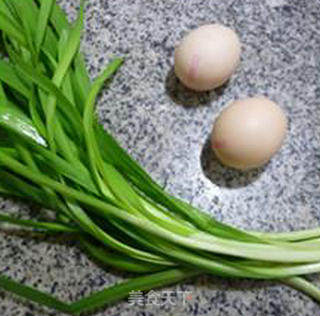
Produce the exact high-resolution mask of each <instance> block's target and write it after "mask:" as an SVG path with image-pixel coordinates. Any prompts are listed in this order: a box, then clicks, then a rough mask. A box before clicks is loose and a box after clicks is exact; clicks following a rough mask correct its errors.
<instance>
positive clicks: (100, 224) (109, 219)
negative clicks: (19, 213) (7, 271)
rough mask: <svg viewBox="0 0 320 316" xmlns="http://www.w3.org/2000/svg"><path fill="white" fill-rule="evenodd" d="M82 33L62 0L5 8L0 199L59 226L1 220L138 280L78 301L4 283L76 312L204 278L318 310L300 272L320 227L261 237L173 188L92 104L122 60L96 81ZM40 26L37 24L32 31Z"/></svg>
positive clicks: (312, 262) (311, 258) (0, 279)
mask: <svg viewBox="0 0 320 316" xmlns="http://www.w3.org/2000/svg"><path fill="white" fill-rule="evenodd" d="M83 12H84V4H83V2H81V5H80V13H79V16H78V18H77V20H76V21H75V23H74V24H73V25H70V24H69V23H68V21H67V19H66V16H65V14H64V13H63V11H62V10H61V9H60V8H59V6H58V5H57V4H56V3H55V1H53V0H41V1H40V0H24V1H20V0H3V1H1V2H0V35H1V37H2V43H3V44H4V45H3V46H4V51H3V52H1V55H0V56H2V57H1V59H0V194H2V195H3V196H13V197H17V198H19V199H21V198H22V199H25V200H28V201H32V202H35V203H37V204H39V205H40V206H43V207H45V208H48V209H51V210H52V211H54V212H55V219H54V220H53V221H50V222H49V221H42V222H40V221H35V220H32V219H30V220H22V219H19V218H15V217H12V216H9V215H7V214H3V213H2V214H0V222H3V223H7V224H9V225H15V226H20V227H24V228H28V229H34V230H36V231H37V232H38V233H51V234H60V233H64V234H71V235H72V236H75V237H76V240H77V241H78V242H79V244H80V246H81V249H83V250H84V251H85V252H86V253H87V254H88V255H89V256H90V257H92V258H94V259H95V260H98V261H100V262H101V263H102V264H103V266H105V267H106V268H108V267H110V266H111V267H113V268H117V269H120V270H123V271H128V272H131V273H136V274H137V275H136V276H135V277H133V278H132V279H129V280H127V281H125V282H123V283H120V284H115V285H113V286H111V287H109V288H107V289H105V290H103V291H101V292H98V293H93V294H92V295H91V296H89V297H87V298H83V299H81V300H80V301H77V302H61V301H59V300H57V299H55V298H54V297H52V296H51V295H49V294H46V293H42V292H39V291H38V290H36V289H33V288H31V287H28V286H25V285H22V284H19V283H18V282H16V281H14V280H11V279H9V278H7V277H6V276H0V287H1V288H3V289H4V290H6V291H8V292H11V293H13V294H15V295H18V296H20V297H22V298H24V299H27V300H29V301H32V302H35V303H38V304H41V305H44V306H47V307H50V308H53V309H56V310H58V311H61V312H65V313H69V314H80V313H82V312H85V311H87V312H88V311H89V312H90V311H93V310H95V309H97V308H101V307H103V306H105V305H109V304H111V303H114V302H116V301H117V300H120V299H123V298H125V297H127V296H128V295H129V293H130V291H133V290H142V291H143V290H149V289H152V288H157V287H161V286H165V285H169V284H174V283H176V282H180V281H182V280H184V279H186V278H190V277H193V276H196V275H199V274H202V273H209V274H213V275H218V276H222V277H239V278H252V279H271V280H272V279H273V280H278V281H280V282H282V283H284V284H287V285H290V286H292V287H295V288H297V289H299V290H301V291H303V292H304V293H306V294H307V295H309V296H310V297H312V298H314V299H315V300H317V301H319V302H320V290H319V289H318V288H316V287H315V286H314V285H312V284H311V283H310V282H308V281H306V280H305V279H303V278H302V276H304V275H307V274H311V273H317V272H320V249H319V246H318V245H319V239H320V230H319V229H312V230H307V231H299V232H292V233H279V234H276V233H260V232H250V231H244V230H240V229H237V228H235V227H232V226H229V225H226V224H223V223H220V222H218V221H216V220H215V219H214V218H211V217H210V216H209V215H208V214H206V213H204V212H202V211H200V210H198V209H196V208H194V207H193V206H191V205H189V204H188V203H186V202H184V201H182V200H179V199H177V198H175V197H173V196H171V195H169V194H168V193H167V192H165V191H164V190H163V189H162V188H161V187H160V186H159V185H158V184H157V183H156V182H154V181H153V180H152V178H151V177H150V176H149V175H148V174H147V173H146V172H145V171H144V170H143V168H142V167H141V166H139V165H138V164H137V163H136V162H135V161H134V160H133V159H132V158H131V157H130V156H129V155H128V154H127V153H126V151H125V150H124V149H122V148H121V147H120V146H119V145H118V143H117V142H116V140H115V139H114V138H113V137H112V136H111V135H110V134H109V133H107V132H106V131H104V130H103V128H102V127H101V126H100V125H99V123H98V119H97V117H96V115H95V108H94V107H95V102H96V98H97V96H98V95H99V92H100V90H101V89H102V88H103V86H104V84H105V82H109V81H110V80H111V78H112V76H114V75H115V73H116V72H117V70H118V69H119V67H120V66H121V65H122V63H123V59H122V58H115V59H114V60H113V61H111V62H110V64H109V65H108V66H107V67H106V68H105V70H103V71H102V72H101V75H100V76H98V77H97V78H96V79H95V80H94V81H93V82H91V81H90V79H89V76H88V72H87V70H86V67H85V63H84V58H83V55H82V53H81V52H80V51H79V46H80V40H81V33H82V27H83ZM35 21H37V22H36V23H35Z"/></svg>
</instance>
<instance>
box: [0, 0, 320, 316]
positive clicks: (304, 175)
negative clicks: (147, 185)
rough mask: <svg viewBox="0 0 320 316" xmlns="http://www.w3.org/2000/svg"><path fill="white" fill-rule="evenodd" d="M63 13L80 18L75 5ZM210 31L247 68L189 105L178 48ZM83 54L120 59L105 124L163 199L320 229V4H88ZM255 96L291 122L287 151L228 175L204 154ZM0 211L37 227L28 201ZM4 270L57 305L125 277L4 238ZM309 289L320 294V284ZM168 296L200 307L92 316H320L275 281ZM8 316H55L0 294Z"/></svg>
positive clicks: (60, 245)
mask: <svg viewBox="0 0 320 316" xmlns="http://www.w3.org/2000/svg"><path fill="white" fill-rule="evenodd" d="M60 3H61V5H62V6H63V8H64V9H65V10H66V11H67V12H68V14H69V16H70V18H71V19H72V18H74V16H75V13H76V9H77V5H78V1H70V0H61V1H60ZM213 22H219V23H223V24H225V25H228V26H230V27H232V28H233V29H235V30H236V31H237V33H238V34H239V36H240V38H241V42H242V45H243V46H242V56H241V64H240V67H239V68H238V70H237V72H236V74H235V75H234V76H233V77H232V79H231V80H230V82H229V83H228V84H227V85H225V86H224V87H223V88H221V89H219V90H217V91H214V92H210V93H202V94H195V93H193V92H191V91H188V90H186V89H185V88H183V87H182V86H181V85H180V84H179V82H178V81H177V79H176V78H175V77H174V75H173V71H172V64H173V50H174V46H175V44H176V43H177V42H178V41H179V40H180V39H181V37H182V36H183V35H184V34H185V33H186V32H188V31H189V30H190V29H192V28H195V27H196V26H198V25H201V24H206V23H213ZM82 48H83V51H84V52H85V55H86V59H87V64H88V68H89V69H90V74H91V75H92V76H93V77H94V76H95V75H96V74H97V73H98V72H99V70H101V68H102V67H103V66H104V65H105V64H106V63H107V61H108V60H110V58H112V56H113V55H124V56H126V62H125V64H124V66H123V67H122V69H121V70H120V72H119V73H118V74H117V76H116V78H115V80H114V81H113V82H112V84H111V85H110V87H109V89H108V90H107V89H106V90H105V92H104V93H103V95H102V96H101V98H100V100H99V114H100V118H101V120H102V122H103V124H104V126H105V128H107V129H108V130H110V131H111V132H112V133H113V135H115V136H116V138H117V139H118V140H119V141H120V143H121V144H122V145H123V147H125V148H126V149H128V151H129V152H130V153H131V154H132V156H133V157H135V158H136V159H137V160H138V161H139V162H140V163H141V164H142V165H143V166H144V167H145V168H146V169H147V171H148V172H150V174H151V175H152V176H153V178H155V179H156V180H158V181H159V183H161V184H162V185H163V186H164V187H165V188H166V189H167V190H168V191H170V192H172V193H174V194H176V195H178V196H180V197H182V198H184V199H186V200H187V201H190V202H192V203H193V204H194V205H196V206H198V207H200V208H203V209H204V210H206V211H208V212H210V213H212V214H213V215H214V216H215V217H216V218H217V219H218V220H221V221H224V222H227V223H230V224H234V225H237V226H238V227H243V228H250V229H254V230H264V231H284V230H293V229H302V228H311V227H316V226H318V225H319V221H320V172H319V159H320V154H319V144H320V119H319V118H320V105H319V101H320V94H319V92H320V90H319V89H320V77H319V74H320V67H319V65H320V63H319V56H320V53H319V52H320V2H319V1H318V0H312V1H310V0H292V1H289V0H265V1H252V0H243V1H236V0H225V1H220V0H210V1H205V0H190V1H178V0H158V1H155V0H130V1H124V0H121V1H120V0H100V1H99V0H90V1H88V5H87V13H86V32H85V35H84V39H83V45H82ZM257 94H258V95H261V94H263V95H266V96H268V97H269V98H271V99H272V100H274V101H276V102H277V103H278V104H279V105H280V106H281V107H282V108H283V109H284V111H285V112H286V114H287V116H288V118H289V133H288V137H287V138H286V142H285V144H284V146H283V147H282V149H281V150H280V152H279V153H278V154H277V155H276V156H275V157H274V159H272V161H271V162H270V163H269V164H268V165H266V166H265V167H264V168H262V169H259V170H254V171H250V172H247V173H241V172H236V171H233V170H229V169H226V168H224V167H223V166H221V165H220V164H219V163H218V162H217V160H215V158H213V157H212V153H211V151H210V148H209V146H208V136H209V134H210V131H211V128H212V124H213V121H214V119H215V117H216V116H217V115H218V113H219V112H220V110H221V109H222V108H223V107H224V106H225V105H227V104H228V103H229V102H230V101H232V100H234V99H236V98H240V97H246V96H253V95H257ZM0 203H1V204H0V206H1V208H2V209H4V210H7V211H8V212H12V213H15V214H17V213H18V214H20V215H21V216H23V217H28V216H39V210H38V209H34V208H33V209H30V208H28V207H27V206H26V205H25V204H23V203H21V202H14V201H10V200H1V202H0ZM0 271H1V273H5V274H6V275H8V276H10V277H13V278H14V279H16V280H20V281H21V282H24V283H25V284H29V285H33V286H35V287H37V288H39V289H41V290H44V291H48V292H51V293H53V294H54V295H56V296H57V297H59V298H61V299H63V300H76V299H79V298H80V297H83V296H85V295H88V294H89V293H91V292H93V291H96V290H99V289H102V288H104V287H106V286H107V285H109V284H111V283H114V282H116V281H119V280H121V279H123V278H125V275H122V274H120V273H116V272H114V271H112V272H110V271H109V272H108V270H107V271H105V270H103V268H102V267H101V266H100V265H98V264H97V263H95V262H92V261H91V260H90V259H89V258H88V257H87V256H85V255H84V254H83V253H82V252H81V250H80V249H78V248H77V247H76V246H75V245H74V243H73V242H72V241H66V240H62V239H60V240H59V239H58V240H57V239H54V238H52V237H45V238H33V236H31V235H28V234H22V233H19V232H17V231H15V230H3V229H2V230H1V232H0ZM311 279H312V280H313V281H314V282H315V283H316V284H318V285H319V286H320V281H319V278H318V276H313V277H312V278H311ZM168 289H169V290H170V291H173V292H177V291H190V292H191V294H192V295H191V296H192V297H190V299H189V300H188V301H187V302H185V303H184V304H183V303H182V302H180V303H178V304H165V305H164V306H161V307H159V306H155V305H153V306H145V307H141V306H131V305H129V303H128V302H127V301H124V302H121V303H119V304H117V305H114V306H112V307H110V308H107V309H104V310H102V311H100V312H97V313H96V314H94V315H95V316H98V315H100V316H102V315H121V316H138V315H141V316H142V315H146V316H151V315H158V316H162V315H176V316H177V315H214V316H220V315H221V316H222V315H223V316H227V315H230V316H236V315H245V316H253V315H257V316H260V315H281V316H291V315H292V316H293V315H294V316H295V315H300V316H307V315H312V316H316V315H320V308H319V305H318V304H316V303H315V302H314V301H312V300H311V299H309V298H308V297H306V296H304V295H303V294H300V293H298V292H296V291H295V290H293V289H289V288H288V287H285V286H281V285H279V284H277V283H273V282H254V281H250V280H242V281H240V280H223V279H220V278H215V277H209V276H204V277H199V278H196V279H192V280H189V281H186V282H184V283H182V284H179V285H177V286H172V287H170V288H167V290H168ZM160 292H161V291H160V290H158V293H160ZM0 315H2V316H13V315H15V316H22V315H23V316H40V315H61V314H60V313H55V312H52V311H48V310H46V309H39V308H38V307H37V306H34V305H30V304H22V303H21V302H20V301H18V300H16V299H14V298H12V297H11V296H10V295H7V294H5V293H3V292H0Z"/></svg>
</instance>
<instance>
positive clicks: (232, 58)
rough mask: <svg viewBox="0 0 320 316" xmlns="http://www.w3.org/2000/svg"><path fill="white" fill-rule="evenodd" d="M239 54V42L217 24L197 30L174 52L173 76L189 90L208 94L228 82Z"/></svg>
mask: <svg viewBox="0 0 320 316" xmlns="http://www.w3.org/2000/svg"><path fill="white" fill-rule="evenodd" d="M240 51H241V48H240V41H239V38H238V36H237V34H236V33H235V32H234V31H233V30H232V29H230V28H228V27H226V26H223V25H220V24H208V25H203V26H200V27H199V28H197V29H195V30H193V31H191V32H190V33H189V34H188V35H187V36H186V37H185V38H184V39H183V40H182V41H181V43H180V45H178V47H177V48H176V49H175V57H174V59H175V67H174V68H175V73H176V75H177V77H178V78H179V79H180V80H181V81H182V83H183V84H184V85H186V86H187V87H188V88H190V89H193V90H196V91H207V90H212V89H214V88H217V87H219V86H221V85H222V84H224V83H225V82H226V81H227V80H228V79H229V78H230V76H231V75H232V73H233V72H234V71H235V69H236V67H237V65H238V63H239V60H240Z"/></svg>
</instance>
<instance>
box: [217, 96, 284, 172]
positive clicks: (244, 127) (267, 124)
mask: <svg viewBox="0 0 320 316" xmlns="http://www.w3.org/2000/svg"><path fill="white" fill-rule="evenodd" d="M286 131H287V119H286V116H285V114H284V112H283V111H282V109H281V108H280V107H279V106H278V105H277V104H276V103H274V102H272V101H271V100H269V99H267V98H265V97H254V98H246V99H241V100H237V101H235V102H233V103H231V104H230V105H229V106H228V107H227V108H226V109H224V110H223V111H222V112H221V114H220V115H219V116H218V118H217V120H216V122H215V124H214V127H213V130H212V135H211V145H212V148H213V151H214V152H215V154H216V156H217V157H218V159H219V160H220V161H221V162H222V163H223V164H225V165H226V166H230V167H233V168H237V169H243V170H245V169H251V168H256V167H259V166H262V165H263V164H265V163H266V162H268V161H269V160H270V158H271V157H272V156H273V155H274V154H275V153H276V152H277V151H278V150H279V148H280V147H281V144H282V143H283V141H284V138H285V135H286Z"/></svg>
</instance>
